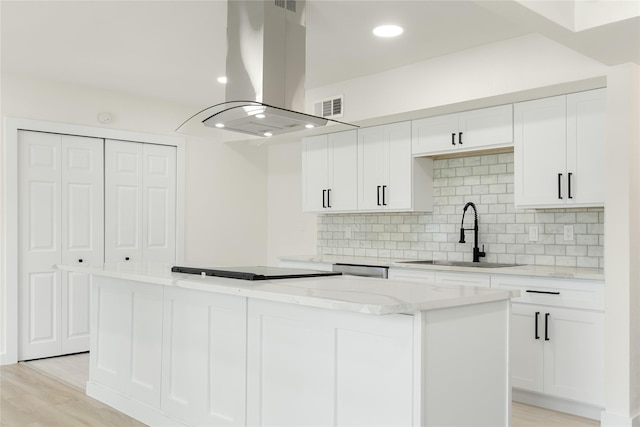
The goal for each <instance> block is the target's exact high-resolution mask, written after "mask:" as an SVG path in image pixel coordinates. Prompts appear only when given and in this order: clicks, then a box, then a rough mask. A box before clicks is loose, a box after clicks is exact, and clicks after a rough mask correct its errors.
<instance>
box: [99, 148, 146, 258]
mask: <svg viewBox="0 0 640 427" xmlns="http://www.w3.org/2000/svg"><path fill="white" fill-rule="evenodd" d="M142 145H143V144H136V143H133V142H126V141H114V140H106V141H105V233H104V236H105V262H107V263H111V262H123V261H129V262H141V261H142V174H143V172H142Z"/></svg>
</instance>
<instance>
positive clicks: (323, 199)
mask: <svg viewBox="0 0 640 427" xmlns="http://www.w3.org/2000/svg"><path fill="white" fill-rule="evenodd" d="M326 195H327V190H322V207H323V208H326V207H327V204H326V202H325V200H326V199H325V197H326Z"/></svg>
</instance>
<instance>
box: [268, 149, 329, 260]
mask: <svg viewBox="0 0 640 427" xmlns="http://www.w3.org/2000/svg"><path fill="white" fill-rule="evenodd" d="M301 170H302V145H301V143H300V141H295V142H289V143H286V144H274V145H271V146H269V180H268V193H269V200H268V212H269V223H268V230H269V231H268V233H269V234H268V238H267V242H268V246H267V253H268V263H269V265H274V266H277V265H278V257H279V256H283V255H307V254H309V255H313V254H315V253H316V233H317V221H316V215H315V214H309V213H303V212H302V175H301Z"/></svg>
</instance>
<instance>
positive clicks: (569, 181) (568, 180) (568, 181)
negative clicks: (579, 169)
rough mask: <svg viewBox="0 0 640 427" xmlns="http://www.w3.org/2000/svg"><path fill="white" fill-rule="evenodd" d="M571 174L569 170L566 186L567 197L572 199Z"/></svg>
mask: <svg viewBox="0 0 640 427" xmlns="http://www.w3.org/2000/svg"><path fill="white" fill-rule="evenodd" d="M571 175H573V174H572V173H571V172H569V176H568V177H567V186H568V187H569V190H568V192H569V198H570V199H573V196H572V195H571Z"/></svg>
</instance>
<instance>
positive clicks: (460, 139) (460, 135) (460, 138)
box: [458, 132, 462, 145]
mask: <svg viewBox="0 0 640 427" xmlns="http://www.w3.org/2000/svg"><path fill="white" fill-rule="evenodd" d="M458 144H460V145H462V132H458Z"/></svg>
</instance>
